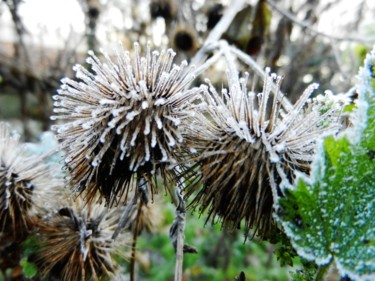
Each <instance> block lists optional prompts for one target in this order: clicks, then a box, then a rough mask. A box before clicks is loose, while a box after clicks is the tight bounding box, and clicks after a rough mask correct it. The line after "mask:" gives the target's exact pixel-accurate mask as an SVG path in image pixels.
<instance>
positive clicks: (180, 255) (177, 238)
mask: <svg viewBox="0 0 375 281" xmlns="http://www.w3.org/2000/svg"><path fill="white" fill-rule="evenodd" d="M176 194H177V197H178V199H179V204H178V206H177V208H176V218H175V221H174V223H173V225H172V227H171V231H170V232H171V236H172V238H173V244H174V246H175V250H176V267H175V275H174V281H182V272H183V260H184V231H185V214H186V208H185V202H184V200H183V198H182V196H181V194H180V192H179V190H177V192H176Z"/></svg>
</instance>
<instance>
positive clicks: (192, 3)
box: [0, 0, 375, 280]
mask: <svg viewBox="0 0 375 281" xmlns="http://www.w3.org/2000/svg"><path fill="white" fill-rule="evenodd" d="M234 1H235V0H233V1H229V0H227V1H226V0H215V1H204V0H188V1H187V0H185V1H184V0H140V1H136V0H122V1H119V0H24V1H22V0H2V1H1V2H0V120H2V121H8V122H10V123H11V124H12V125H13V126H14V128H15V129H17V130H18V131H19V132H20V133H21V134H22V136H23V138H24V140H26V141H35V140H38V139H39V138H40V135H41V133H42V132H44V131H48V130H49V128H50V125H51V121H50V119H49V116H50V114H51V108H52V99H51V97H52V95H54V94H55V91H56V89H57V88H59V85H60V79H61V78H63V77H66V76H68V77H71V76H72V75H73V73H72V66H73V65H74V64H76V63H79V64H85V57H86V54H87V51H88V50H94V51H96V52H98V53H99V50H100V49H101V48H103V49H104V50H112V48H113V46H115V45H116V44H117V43H118V42H119V41H120V42H122V44H123V45H124V48H126V49H131V48H132V44H133V42H135V41H139V42H140V43H141V44H144V43H145V42H147V41H149V42H151V45H153V46H154V47H158V48H168V47H173V48H174V49H175V51H177V54H178V55H177V59H176V62H178V61H181V60H183V59H186V60H188V61H190V60H191V59H192V58H193V57H194V55H195V54H196V52H197V51H198V50H199V48H200V47H201V46H202V45H203V44H204V42H205V40H206V38H207V36H208V35H209V34H210V32H211V30H212V29H213V28H214V27H215V26H216V23H217V22H218V21H219V20H220V19H221V18H222V16H223V15H225V13H226V11H227V9H228V8H230V6H231V5H233V2H234ZM374 21H375V3H374V2H373V1H366V0H359V1H346V0H331V1H319V0H294V1H278V0H273V1H271V0H269V1H268V0H249V1H246V6H245V7H244V8H243V9H242V10H241V11H240V12H239V13H238V14H237V15H236V17H235V18H234V20H233V22H232V23H231V25H230V27H229V28H228V30H226V32H224V34H223V36H222V38H224V39H226V40H228V42H229V43H230V44H235V45H236V46H237V47H238V48H240V49H241V50H243V51H245V52H246V53H248V54H249V55H251V56H252V57H253V58H254V59H255V60H256V61H257V62H258V63H259V65H260V66H261V67H262V68H264V67H265V66H270V67H271V69H272V71H274V72H277V73H278V74H279V75H283V76H284V77H285V78H284V81H283V83H282V90H283V91H284V92H285V93H286V94H287V96H288V97H289V98H290V99H291V100H292V101H294V100H296V99H297V98H298V97H299V95H300V94H301V93H302V92H303V90H304V89H305V88H306V86H307V85H308V84H309V83H310V82H319V83H320V90H319V91H324V90H326V89H330V90H332V91H333V92H334V93H341V92H347V91H349V90H350V88H351V87H352V86H353V85H354V84H355V75H356V73H357V72H358V67H359V66H360V65H361V64H362V62H363V59H364V56H365V55H366V53H367V52H368V51H369V50H370V48H371V47H372V45H373V44H374V42H375V22H374ZM239 67H240V69H241V67H242V66H239ZM224 68H225V66H223V65H220V64H218V65H216V66H215V69H213V70H210V71H207V72H206V73H205V75H206V76H204V77H203V78H210V80H211V82H212V83H213V84H217V85H218V86H219V87H221V86H223V85H222V81H223V80H225V79H222V76H221V75H217V73H218V72H217V71H222V70H223V69H224ZM241 71H243V72H244V71H248V69H245V68H244V67H242V69H241ZM222 72H223V73H224V71H222ZM223 75H225V74H223ZM207 76H208V77H207ZM199 79H200V78H199ZM199 79H197V81H199ZM319 91H318V92H319ZM161 195H163V194H161ZM158 199H159V201H160V202H159V203H160V204H161V206H163V208H159V209H158V212H160V214H159V215H160V217H161V220H160V223H158V224H157V226H156V229H155V231H154V232H153V233H143V234H142V236H141V237H140V238H139V240H138V245H137V248H138V249H139V251H138V256H137V265H138V275H139V280H172V273H173V267H174V263H175V259H174V251H173V247H172V245H171V244H170V242H169V238H168V230H169V227H170V225H171V223H172V221H173V218H174V207H173V205H172V204H170V202H168V199H167V198H164V197H163V196H161V198H158ZM185 235H186V242H187V243H188V244H191V245H192V246H194V247H196V249H197V251H198V254H187V255H186V257H185V261H184V267H185V270H184V274H185V280H235V276H239V274H240V272H241V271H243V272H244V273H245V276H246V280H290V279H293V280H311V276H309V270H310V271H311V270H314V268H313V267H311V266H310V265H308V264H306V263H305V262H304V261H301V260H300V259H299V258H298V257H293V255H291V253H292V252H293V251H292V250H290V249H283V248H280V245H273V244H272V243H269V242H261V241H257V240H256V239H253V240H248V241H246V242H245V241H244V237H243V236H242V235H241V234H240V233H227V232H225V231H221V230H220V225H215V226H213V227H212V226H209V225H207V226H204V218H198V217H197V216H196V215H195V214H189V215H188V217H187V225H186V233H185ZM279 240H280V239H279ZM31 244H32V243H31ZM30 247H32V245H31V246H26V249H29V248H30ZM283 247H284V246H283ZM275 253H276V255H275ZM292 264H293V265H294V267H293V269H291V267H290V266H291V265H292ZM24 266H25V267H26V271H27V270H30V271H31V275H32V265H28V264H27V263H24ZM29 266H30V267H29ZM303 268H305V269H306V268H307V269H308V270H304V271H300V270H301V269H303ZM124 270H125V271H126V265H124ZM290 271H293V272H294V273H290ZM124 276H125V275H124ZM2 278H5V277H2V276H1V275H0V280H2ZM330 278H331V277H330ZM332 278H333V279H331V280H335V273H334V272H333V273H332ZM124 280H126V279H124Z"/></svg>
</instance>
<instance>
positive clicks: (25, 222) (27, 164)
mask: <svg viewBox="0 0 375 281" xmlns="http://www.w3.org/2000/svg"><path fill="white" fill-rule="evenodd" d="M46 156H47V155H44V156H43V155H42V156H38V155H32V154H31V153H29V152H28V150H27V147H26V146H24V145H23V144H21V143H20V142H19V136H17V135H15V134H11V132H10V129H9V126H8V125H7V124H6V123H3V122H0V235H3V237H2V239H3V240H4V241H5V240H6V239H5V238H4V236H8V237H11V239H17V240H18V239H23V238H25V235H26V234H28V232H29V231H30V230H31V229H32V227H33V221H34V220H35V218H36V213H37V211H40V210H41V208H42V206H41V205H40V203H39V202H40V199H41V197H48V196H50V195H51V194H52V193H53V191H52V190H53V189H55V188H57V187H60V186H61V182H60V181H59V180H57V179H53V178H52V176H51V171H50V170H49V169H48V168H47V166H46V165H45V164H44V162H43V160H44V159H45V158H46ZM44 199H46V200H47V201H48V199H47V198H44ZM0 244H1V243H0Z"/></svg>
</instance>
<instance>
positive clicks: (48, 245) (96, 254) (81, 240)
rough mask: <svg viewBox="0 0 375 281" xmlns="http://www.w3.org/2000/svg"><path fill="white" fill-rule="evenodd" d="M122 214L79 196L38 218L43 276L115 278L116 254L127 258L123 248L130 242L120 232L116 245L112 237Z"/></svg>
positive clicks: (52, 277) (94, 278)
mask: <svg viewBox="0 0 375 281" xmlns="http://www.w3.org/2000/svg"><path fill="white" fill-rule="evenodd" d="M58 205H62V204H61V202H60V204H58ZM120 214H121V212H120V210H119V209H116V208H114V209H112V210H108V209H107V208H105V207H104V206H103V205H96V204H92V205H90V204H89V205H88V204H85V203H84V202H83V201H82V200H81V199H80V198H78V199H77V200H76V201H75V202H66V206H62V208H60V209H59V210H57V211H56V212H54V213H52V214H49V215H48V216H46V217H45V218H44V220H41V221H39V222H38V228H39V235H40V238H41V243H40V247H39V250H38V253H37V254H36V257H35V260H36V263H37V265H38V266H40V270H41V275H42V276H44V278H45V279H46V280H51V279H53V280H55V279H56V280H102V279H107V278H108V277H113V276H114V274H115V273H116V269H117V267H118V264H117V262H116V260H115V259H114V256H121V257H125V255H124V254H123V253H121V251H124V249H123V248H124V247H127V245H128V242H129V241H130V240H129V237H127V236H126V235H121V236H119V238H118V239H117V240H116V245H115V244H114V241H113V239H112V234H113V231H114V229H115V228H116V226H117V223H118V220H119V218H120Z"/></svg>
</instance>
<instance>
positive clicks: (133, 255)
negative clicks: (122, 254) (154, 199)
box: [130, 200, 144, 281]
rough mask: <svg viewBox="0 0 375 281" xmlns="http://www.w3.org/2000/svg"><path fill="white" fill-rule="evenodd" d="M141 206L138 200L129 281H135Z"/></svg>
mask: <svg viewBox="0 0 375 281" xmlns="http://www.w3.org/2000/svg"><path fill="white" fill-rule="evenodd" d="M143 204H144V202H143V200H139V202H138V210H137V218H136V220H135V226H134V230H133V242H132V255H131V260H130V281H134V280H135V252H136V246H137V237H138V229H139V223H140V219H139V218H140V214H141V210H142V206H143Z"/></svg>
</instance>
